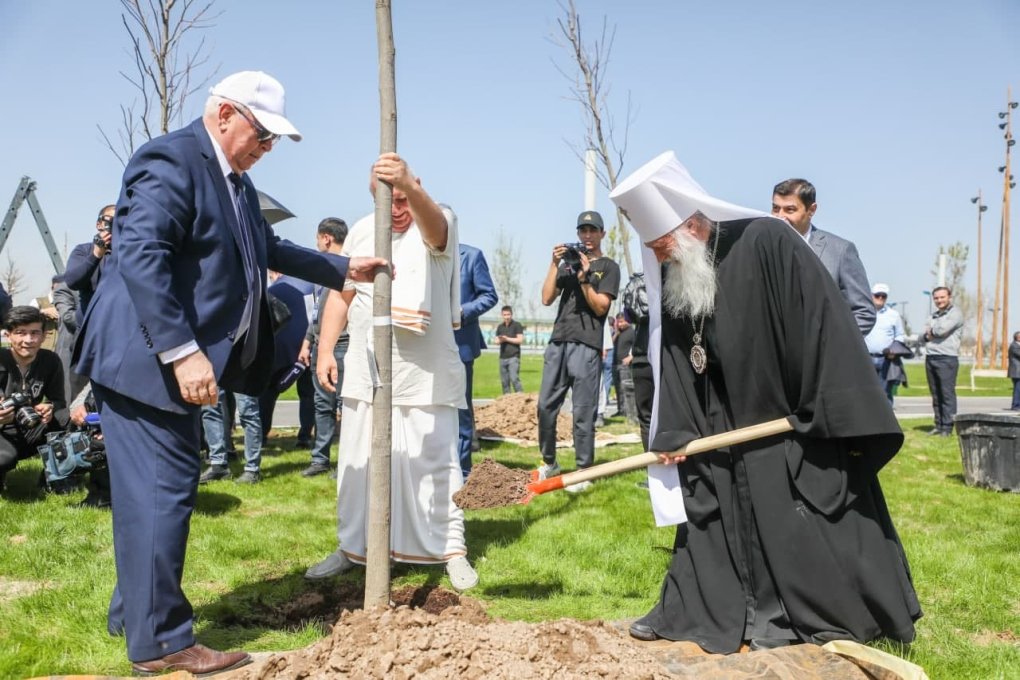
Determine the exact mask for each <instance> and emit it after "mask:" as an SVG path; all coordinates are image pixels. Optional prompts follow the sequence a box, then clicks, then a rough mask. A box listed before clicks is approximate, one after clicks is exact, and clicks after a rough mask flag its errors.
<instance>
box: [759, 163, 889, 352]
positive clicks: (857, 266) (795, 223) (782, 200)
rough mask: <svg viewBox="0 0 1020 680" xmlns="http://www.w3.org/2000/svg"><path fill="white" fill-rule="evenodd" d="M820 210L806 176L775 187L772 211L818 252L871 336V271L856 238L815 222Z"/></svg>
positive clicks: (856, 318)
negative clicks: (834, 231) (846, 237)
mask: <svg viewBox="0 0 1020 680" xmlns="http://www.w3.org/2000/svg"><path fill="white" fill-rule="evenodd" d="M817 210H818V204H817V203H816V202H815V187H814V185H813V184H811V182H809V181H807V180H806V179H799V178H793V179H788V180H784V181H782V182H780V183H779V184H777V185H776V186H775V188H774V189H772V214H773V215H774V216H776V217H778V218H779V219H781V220H785V221H786V222H787V223H788V224H789V225H790V226H791V227H793V228H794V230H796V232H797V233H798V234H800V235H801V237H803V239H804V240H805V241H807V243H808V245H809V246H811V250H813V251H815V254H816V255H818V259H820V260H821V261H822V266H824V267H825V270H826V271H827V272H829V276H831V277H832V280H833V281H835V282H836V285H837V286H839V292H840V293H842V294H843V299H844V300H846V303H847V305H849V307H850V313H851V314H853V316H854V321H856V322H857V328H858V329H859V330H860V331H861V335H862V336H863V335H867V334H868V333H870V332H871V329H872V328H873V327H874V326H875V305H874V304H873V303H872V299H871V286H870V285H868V273H867V272H866V271H865V270H864V264H863V263H862V262H861V256H860V255H858V254H857V246H855V245H854V244H853V241H848V240H846V239H845V238H840V237H839V236H836V235H835V234H833V233H831V232H828V231H824V230H822V229H819V228H818V227H816V226H815V225H814V224H812V223H811V218H812V217H814V216H815V211H817Z"/></svg>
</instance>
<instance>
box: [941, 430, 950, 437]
mask: <svg viewBox="0 0 1020 680" xmlns="http://www.w3.org/2000/svg"><path fill="white" fill-rule="evenodd" d="M939 436H940V437H952V436H953V431H952V430H942V431H941V432H939Z"/></svg>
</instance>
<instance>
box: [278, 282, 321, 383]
mask: <svg viewBox="0 0 1020 680" xmlns="http://www.w3.org/2000/svg"><path fill="white" fill-rule="evenodd" d="M314 288H315V286H313V285H312V284H310V283H308V282H307V281H301V280H300V279H296V278H294V277H293V276H281V277H280V278H279V279H277V280H276V282H275V283H274V284H273V285H271V286H269V292H270V293H271V294H272V295H274V296H276V297H277V298H278V299H279V300H280V301H281V302H282V303H283V304H285V305H287V309H289V310H290V319H289V320H288V321H287V323H285V324H283V328H280V329H279V330H278V331H276V335H275V336H274V338H273V341H274V342H275V344H276V355H275V356H274V358H273V372H274V373H277V372H279V371H281V370H284V369H287V370H290V367H291V366H293V365H294V362H295V361H297V357H298V354H299V353H300V352H301V343H303V342H304V340H305V334H306V333H307V332H308V308H307V307H306V306H305V296H306V295H312V293H313V292H314Z"/></svg>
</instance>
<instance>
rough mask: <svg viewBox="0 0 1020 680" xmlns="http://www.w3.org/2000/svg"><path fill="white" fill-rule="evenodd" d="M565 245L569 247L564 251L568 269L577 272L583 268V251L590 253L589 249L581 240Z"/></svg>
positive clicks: (564, 259) (564, 245)
mask: <svg viewBox="0 0 1020 680" xmlns="http://www.w3.org/2000/svg"><path fill="white" fill-rule="evenodd" d="M563 247H564V248H566V249H567V251H566V252H565V253H563V258H562V260H563V263H564V264H565V265H566V266H567V270H568V271H569V272H570V273H571V274H576V273H577V272H579V271H580V270H581V253H584V254H585V255H587V254H588V249H587V248H585V247H584V244H583V243H581V242H580V241H577V242H575V243H564V244H563Z"/></svg>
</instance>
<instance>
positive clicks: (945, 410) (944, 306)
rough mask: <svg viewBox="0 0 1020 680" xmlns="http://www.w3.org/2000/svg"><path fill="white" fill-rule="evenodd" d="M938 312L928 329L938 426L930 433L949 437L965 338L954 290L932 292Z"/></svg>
mask: <svg viewBox="0 0 1020 680" xmlns="http://www.w3.org/2000/svg"><path fill="white" fill-rule="evenodd" d="M931 297H932V299H933V300H934V301H935V313H934V314H932V315H931V316H930V317H929V318H928V323H927V324H926V325H925V327H924V335H923V337H924V340H925V342H927V343H928V345H927V349H926V353H925V358H924V369H925V373H926V374H927V376H928V390H929V391H930V392H931V403H932V409H933V410H934V411H935V427H933V428H932V430H931V431H930V432H929V433H928V434H933V435H939V436H942V437H949V436H951V435H952V434H953V418H954V417H955V416H956V374H957V373H958V372H959V370H960V359H959V356H960V339H961V338H962V337H963V314H961V313H960V310H959V309H957V308H956V307H954V306H953V291H951V290H949V289H948V288H946V287H945V286H939V287H938V288H936V289H935V290H933V291H932V292H931Z"/></svg>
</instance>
